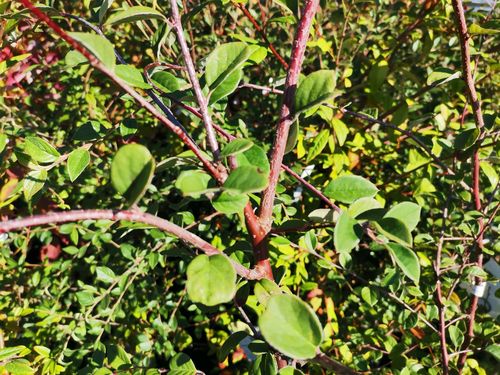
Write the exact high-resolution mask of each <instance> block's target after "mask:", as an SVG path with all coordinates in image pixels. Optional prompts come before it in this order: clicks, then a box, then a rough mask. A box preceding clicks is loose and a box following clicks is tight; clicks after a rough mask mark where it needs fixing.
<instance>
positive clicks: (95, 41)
mask: <svg viewBox="0 0 500 375" xmlns="http://www.w3.org/2000/svg"><path fill="white" fill-rule="evenodd" d="M68 34H69V36H70V37H72V38H73V39H75V40H76V41H77V42H79V43H80V44H82V45H83V46H84V47H85V48H86V49H88V50H89V51H90V52H91V53H92V54H93V55H94V56H95V57H97V59H98V60H99V61H101V62H102V63H103V64H104V65H105V66H106V67H107V68H108V69H110V70H113V71H114V70H115V66H116V59H115V50H114V48H113V45H112V44H111V42H110V41H109V40H107V39H106V38H104V37H102V36H100V35H96V34H90V33H80V32H75V33H73V32H70V33H68Z"/></svg>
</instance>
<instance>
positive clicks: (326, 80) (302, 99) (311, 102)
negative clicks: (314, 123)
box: [295, 70, 335, 114]
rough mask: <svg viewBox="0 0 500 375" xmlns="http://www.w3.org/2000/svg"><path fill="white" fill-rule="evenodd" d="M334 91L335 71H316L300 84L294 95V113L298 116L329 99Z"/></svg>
mask: <svg viewBox="0 0 500 375" xmlns="http://www.w3.org/2000/svg"><path fill="white" fill-rule="evenodd" d="M334 91H335V71H333V70H318V71H317V72H314V73H311V74H309V75H308V76H307V77H306V78H304V79H303V80H302V82H300V84H299V87H298V88H297V92H296V94H295V113H296V114H299V113H301V112H304V111H306V110H308V109H309V108H312V107H314V106H316V105H318V104H321V103H323V102H324V101H326V100H328V99H330V98H331V97H332V96H333V95H334Z"/></svg>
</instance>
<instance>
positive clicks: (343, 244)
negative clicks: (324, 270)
mask: <svg viewBox="0 0 500 375" xmlns="http://www.w3.org/2000/svg"><path fill="white" fill-rule="evenodd" d="M362 234H363V230H362V228H361V226H360V225H359V224H358V222H357V221H356V220H354V219H353V218H351V217H350V216H349V214H348V213H347V212H345V211H344V212H342V213H341V214H340V216H339V219H338V220H337V224H336V225H335V228H334V232H333V244H334V246H335V250H337V251H338V252H349V251H351V250H352V249H354V248H355V247H356V246H357V245H358V243H359V241H360V239H361V236H362Z"/></svg>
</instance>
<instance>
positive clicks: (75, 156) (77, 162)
mask: <svg viewBox="0 0 500 375" xmlns="http://www.w3.org/2000/svg"><path fill="white" fill-rule="evenodd" d="M89 163H90V153H89V151H88V150H87V149H86V148H78V149H76V150H74V151H72V152H71V154H69V156H68V164H67V170H68V175H69V179H70V181H71V182H73V181H75V180H76V179H77V178H78V176H80V175H81V174H82V172H83V171H84V170H85V168H86V167H87V165H89Z"/></svg>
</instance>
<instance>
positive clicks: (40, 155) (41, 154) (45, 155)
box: [24, 137, 61, 163]
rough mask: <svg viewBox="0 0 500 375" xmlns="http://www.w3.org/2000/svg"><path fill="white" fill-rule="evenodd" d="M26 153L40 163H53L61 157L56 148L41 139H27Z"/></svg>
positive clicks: (25, 144)
mask: <svg viewBox="0 0 500 375" xmlns="http://www.w3.org/2000/svg"><path fill="white" fill-rule="evenodd" d="M24 152H25V153H26V154H28V155H29V156H30V157H31V159H33V160H34V161H37V162H39V163H53V162H55V161H56V160H57V159H59V157H60V156H61V154H59V152H57V150H56V149H55V147H54V146H52V145H51V144H50V143H48V142H47V141H45V140H44V139H42V138H39V137H26V142H25V143H24Z"/></svg>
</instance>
